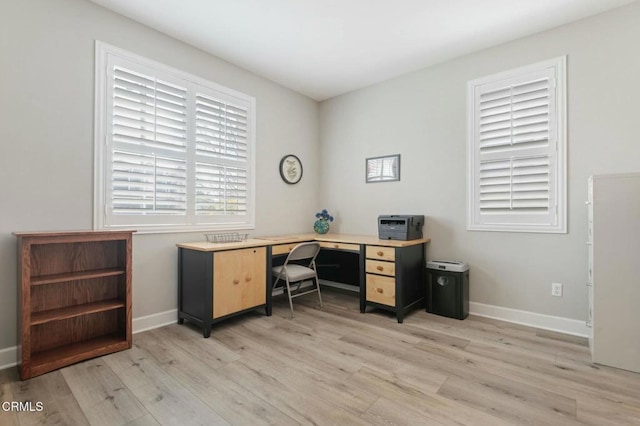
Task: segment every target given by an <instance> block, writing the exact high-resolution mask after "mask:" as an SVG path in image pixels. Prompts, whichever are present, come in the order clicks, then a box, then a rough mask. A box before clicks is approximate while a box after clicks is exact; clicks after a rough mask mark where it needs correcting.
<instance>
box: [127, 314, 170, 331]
mask: <svg viewBox="0 0 640 426" xmlns="http://www.w3.org/2000/svg"><path fill="white" fill-rule="evenodd" d="M132 322H133V324H132V327H133V333H134V334H135V333H141V332H143V331H147V330H153V329H154V328H160V327H164V326H165V325H169V324H177V322H178V310H177V309H171V310H170V311H165V312H159V313H157V314H151V315H147V316H144V317H139V318H134V319H133V321H132Z"/></svg>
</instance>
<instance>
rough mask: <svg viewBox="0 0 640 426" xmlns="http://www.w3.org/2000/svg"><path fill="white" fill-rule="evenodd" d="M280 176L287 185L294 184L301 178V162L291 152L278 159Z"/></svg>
mask: <svg viewBox="0 0 640 426" xmlns="http://www.w3.org/2000/svg"><path fill="white" fill-rule="evenodd" d="M280 177H281V178H282V180H283V181H285V182H286V183H288V184H289V185H294V184H296V183H298V182H300V179H302V162H301V161H300V159H299V158H298V157H296V156H295V155H293V154H288V155H285V156H284V157H282V160H280Z"/></svg>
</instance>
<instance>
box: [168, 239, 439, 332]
mask: <svg viewBox="0 0 640 426" xmlns="http://www.w3.org/2000/svg"><path fill="white" fill-rule="evenodd" d="M306 241H318V242H319V243H320V246H321V248H322V250H321V255H324V254H326V253H334V254H335V256H334V258H336V259H340V256H341V253H346V254H347V255H348V256H350V258H351V259H352V260H351V261H350V262H349V264H347V266H346V269H348V270H351V271H350V272H348V273H347V275H351V276H357V283H347V285H349V284H351V285H352V287H354V290H355V291H357V292H358V293H359V294H360V312H362V313H364V312H365V311H366V308H367V306H372V307H375V308H379V309H385V310H388V311H391V312H394V313H395V314H396V318H397V320H398V322H399V323H402V321H403V319H404V315H405V313H406V312H407V311H409V310H410V309H412V308H413V307H416V306H418V305H420V304H422V303H423V302H424V268H425V244H426V243H428V242H429V241H430V239H429V238H421V239H418V240H411V241H396V240H380V239H378V238H376V237H372V236H366V235H350V234H325V235H318V234H296V235H285V236H270V237H261V238H252V239H248V240H246V241H243V242H238V243H207V242H197V243H183V244H177V247H178V323H179V324H182V323H183V322H184V320H185V319H186V320H188V321H191V322H194V323H196V324H198V325H199V326H200V327H202V329H203V335H204V337H209V334H210V331H211V325H212V324H214V323H216V322H218V321H222V320H224V319H227V318H229V317H232V316H236V315H239V314H242V313H245V312H247V311H250V310H253V309H257V308H263V307H264V308H265V313H266V314H267V315H271V287H272V279H273V277H272V274H271V268H272V267H273V266H274V264H277V263H278V262H282V261H283V260H284V257H286V255H287V254H288V253H289V251H290V250H291V249H292V248H293V247H295V246H296V245H297V244H299V243H301V242H306ZM323 253H324V254H323ZM319 256H320V255H319ZM320 259H322V257H320ZM338 261H339V262H340V260H338ZM354 264H357V271H356V272H354V271H353V270H352V269H353V265H354ZM322 275H323V272H322V268H321V267H320V268H319V277H320V279H321V283H322V284H325V285H326V284H329V282H327V281H326V280H324V279H323V276H322ZM354 284H355V285H354Z"/></svg>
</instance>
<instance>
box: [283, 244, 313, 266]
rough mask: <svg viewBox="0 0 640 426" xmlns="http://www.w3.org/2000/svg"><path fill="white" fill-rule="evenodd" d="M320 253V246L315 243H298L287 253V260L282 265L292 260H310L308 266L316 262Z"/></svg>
mask: <svg viewBox="0 0 640 426" xmlns="http://www.w3.org/2000/svg"><path fill="white" fill-rule="evenodd" d="M319 252H320V244H319V243H316V242H312V243H300V244H298V245H297V246H295V247H294V248H292V249H291V251H290V252H289V256H287V260H285V262H284V264H285V265H286V264H287V263H289V262H290V261H292V260H303V259H310V261H309V265H311V264H312V263H313V261H314V260H316V256H317V255H318V253H319Z"/></svg>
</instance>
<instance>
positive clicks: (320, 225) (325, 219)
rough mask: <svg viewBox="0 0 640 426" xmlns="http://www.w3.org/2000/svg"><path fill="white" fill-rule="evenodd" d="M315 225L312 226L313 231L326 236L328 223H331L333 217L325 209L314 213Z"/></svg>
mask: <svg viewBox="0 0 640 426" xmlns="http://www.w3.org/2000/svg"><path fill="white" fill-rule="evenodd" d="M316 218H317V219H318V220H316V223H314V224H313V230H314V231H316V232H317V233H318V234H326V233H327V232H329V222H333V216H331V215H330V214H329V212H328V211H327V209H323V210H322V211H321V212H318V213H316Z"/></svg>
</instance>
